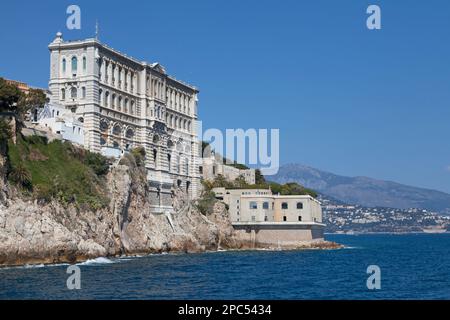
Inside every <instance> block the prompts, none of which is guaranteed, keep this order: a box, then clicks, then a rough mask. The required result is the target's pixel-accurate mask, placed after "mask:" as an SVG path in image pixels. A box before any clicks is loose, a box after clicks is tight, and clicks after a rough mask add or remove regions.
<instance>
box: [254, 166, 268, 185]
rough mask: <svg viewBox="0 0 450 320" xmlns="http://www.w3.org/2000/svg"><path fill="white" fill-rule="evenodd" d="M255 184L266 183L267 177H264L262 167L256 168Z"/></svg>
mask: <svg viewBox="0 0 450 320" xmlns="http://www.w3.org/2000/svg"><path fill="white" fill-rule="evenodd" d="M255 184H261V185H263V184H266V179H265V178H264V176H263V174H262V173H261V170H260V169H256V170H255Z"/></svg>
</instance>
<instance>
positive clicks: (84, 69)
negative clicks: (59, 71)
mask: <svg viewBox="0 0 450 320" xmlns="http://www.w3.org/2000/svg"><path fill="white" fill-rule="evenodd" d="M83 71H86V57H83Z"/></svg>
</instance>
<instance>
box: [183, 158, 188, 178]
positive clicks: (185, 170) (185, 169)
mask: <svg viewBox="0 0 450 320" xmlns="http://www.w3.org/2000/svg"><path fill="white" fill-rule="evenodd" d="M184 173H185V174H186V175H189V161H188V160H186V163H185V164H184Z"/></svg>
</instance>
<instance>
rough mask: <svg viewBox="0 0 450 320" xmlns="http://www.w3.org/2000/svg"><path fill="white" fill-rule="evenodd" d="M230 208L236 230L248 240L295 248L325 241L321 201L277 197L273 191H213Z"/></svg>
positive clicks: (221, 189)
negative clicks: (306, 242)
mask: <svg viewBox="0 0 450 320" xmlns="http://www.w3.org/2000/svg"><path fill="white" fill-rule="evenodd" d="M213 192H214V193H215V195H216V198H218V199H220V200H223V202H224V203H226V204H227V205H228V208H229V209H228V211H229V213H230V217H231V221H232V224H233V227H234V228H235V229H236V230H240V231H241V232H242V234H243V235H244V237H246V238H248V240H249V241H252V242H257V243H261V244H265V245H277V244H278V243H280V244H283V245H295V244H296V243H298V242H301V241H311V240H318V239H323V232H324V228H325V225H324V224H323V223H322V208H321V205H320V202H319V201H318V200H317V199H315V198H313V197H311V196H309V195H290V196H287V195H278V194H276V195H275V194H272V191H271V190H270V189H225V188H214V189H213Z"/></svg>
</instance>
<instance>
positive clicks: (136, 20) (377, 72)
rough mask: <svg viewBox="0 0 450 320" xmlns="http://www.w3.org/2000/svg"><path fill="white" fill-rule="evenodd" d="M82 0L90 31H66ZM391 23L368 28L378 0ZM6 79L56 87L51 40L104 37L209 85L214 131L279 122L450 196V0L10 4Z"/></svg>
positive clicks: (349, 166)
mask: <svg viewBox="0 0 450 320" xmlns="http://www.w3.org/2000/svg"><path fill="white" fill-rule="evenodd" d="M69 4H77V5H79V6H80V7H81V11H82V15H81V18H82V29H81V30H80V31H70V30H67V29H66V27H65V24H66V19H67V14H66V8H67V6H68V5H69ZM369 4H377V5H379V6H380V7H381V10H382V29H381V30H379V31H369V30H368V29H367V28H366V18H367V16H368V15H367V14H366V8H367V7H368V5H369ZM0 9H1V10H0V12H1V19H0V43H1V47H0V76H3V77H6V78H12V79H17V80H22V81H25V82H27V83H29V84H31V85H35V86H40V87H46V86H47V83H48V77H49V53H48V49H47V46H48V44H49V43H50V42H51V41H52V40H53V38H54V35H55V33H56V32H57V31H61V32H63V37H64V39H81V38H84V37H92V36H93V35H94V30H95V21H96V19H98V21H99V23H100V39H101V40H102V41H103V42H105V43H107V44H109V45H110V46H112V47H114V48H116V49H118V50H120V51H122V52H124V53H127V54H129V55H131V56H134V57H136V58H138V59H141V60H146V61H149V62H155V61H158V62H161V63H162V64H163V65H164V66H165V67H166V69H167V71H168V73H169V74H172V75H174V76H175V77H176V78H178V79H182V80H185V81H187V82H189V83H192V84H195V85H196V86H198V87H199V88H200V90H201V94H200V105H199V108H200V117H201V119H202V120H203V122H204V126H207V127H214V128H220V129H225V128H244V129H247V128H280V139H281V157H280V161H281V163H282V164H285V163H291V162H299V163H303V164H307V165H311V166H314V167H317V168H319V169H323V170H328V171H331V172H334V173H338V174H343V175H350V176H356V175H364V176H370V177H374V178H379V179H388V180H393V181H397V182H401V183H406V184H411V185H415V186H422V187H428V188H434V189H439V190H443V191H447V192H450V142H449V139H450V124H449V122H450V1H447V0H441V1H438V0H429V1H406V0H404V1H401V0H396V1H380V0H371V1H361V0H352V1H350V0H342V1H335V0H329V1H324V0H321V1H317V0H307V1H306V0H305V1H299V0H291V1H287V0H279V1H274V0H271V1H267V0H247V1H242V0H191V1H187V0H183V1H162V0H159V1H153V0H152V1H142V0H141V1H139V0H128V1H71V2H69V1H61V0H58V1H23V0H22V1H2V3H1V5H0Z"/></svg>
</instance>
